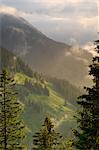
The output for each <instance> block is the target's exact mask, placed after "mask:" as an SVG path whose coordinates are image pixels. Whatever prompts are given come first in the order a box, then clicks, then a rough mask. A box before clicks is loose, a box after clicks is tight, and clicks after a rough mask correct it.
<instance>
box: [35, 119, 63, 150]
mask: <svg viewBox="0 0 99 150" xmlns="http://www.w3.org/2000/svg"><path fill="white" fill-rule="evenodd" d="M61 139H62V136H61V135H60V134H59V133H56V132H55V130H54V126H53V124H52V122H51V120H50V118H49V117H46V118H45V121H44V125H43V126H42V128H41V130H40V131H39V132H37V133H36V134H35V135H34V136H33V150H56V149H57V148H58V145H59V144H60V142H61Z"/></svg>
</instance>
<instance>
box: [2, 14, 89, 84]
mask: <svg viewBox="0 0 99 150" xmlns="http://www.w3.org/2000/svg"><path fill="white" fill-rule="evenodd" d="M0 33H1V40H0V46H1V47H3V48H6V49H8V50H10V51H13V52H14V53H15V54H16V55H18V56H20V58H21V59H23V60H24V61H25V63H27V64H29V66H31V67H32V68H33V70H36V71H38V72H43V73H45V74H48V75H50V76H53V77H57V78H61V79H66V80H69V81H70V82H71V83H73V84H75V85H81V84H83V83H86V81H87V80H88V79H86V76H87V74H88V73H87V71H88V69H87V66H88V63H86V62H88V61H90V58H91V57H92V55H91V54H90V53H89V52H87V51H83V50H82V49H79V52H80V53H78V52H76V48H75V49H74V48H72V47H71V46H69V45H67V44H64V43H61V42H56V41H54V40H52V39H50V38H48V37H47V36H45V35H44V34H43V33H41V32H40V31H38V30H37V29H36V28H34V27H33V26H32V25H31V24H29V23H28V22H27V21H26V20H24V19H23V18H21V17H16V16H13V15H8V14H0Z"/></svg>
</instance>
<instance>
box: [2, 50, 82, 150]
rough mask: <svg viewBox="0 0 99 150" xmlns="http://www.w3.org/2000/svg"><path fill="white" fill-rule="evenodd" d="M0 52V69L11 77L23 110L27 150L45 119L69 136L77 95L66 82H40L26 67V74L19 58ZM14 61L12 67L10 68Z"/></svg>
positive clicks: (5, 51) (43, 80)
mask: <svg viewBox="0 0 99 150" xmlns="http://www.w3.org/2000/svg"><path fill="white" fill-rule="evenodd" d="M0 50H1V58H2V59H1V64H2V68H3V67H5V68H6V67H7V68H9V69H10V71H11V72H12V74H13V75H14V78H15V81H16V83H17V85H16V89H17V91H18V93H19V94H18V98H19V100H20V101H21V102H22V103H23V106H24V113H23V117H24V121H25V123H26V124H27V126H28V128H29V133H28V134H29V136H30V137H29V136H28V137H27V139H26V143H27V145H28V146H30V147H28V149H30V148H31V143H32V141H31V139H32V135H33V134H34V133H35V132H36V131H37V130H38V129H39V128H40V127H41V124H42V122H43V120H44V118H45V117H46V115H50V116H51V118H52V120H53V122H54V124H55V128H56V129H57V130H59V131H61V132H62V134H63V135H64V136H69V135H71V133H70V129H71V128H72V127H74V126H75V121H74V119H73V115H74V113H75V110H76V107H77V106H76V105H75V101H76V97H77V96H78V95H79V94H80V91H79V90H78V89H77V88H76V87H75V86H73V85H71V84H70V83H69V82H68V81H64V82H63V80H59V79H54V78H50V77H46V78H44V76H43V75H41V74H38V73H37V72H33V71H32V70H31V69H30V68H29V66H28V70H29V71H28V72H27V71H26V70H27V65H26V64H24V62H23V61H21V59H20V58H17V57H16V56H15V55H14V54H13V53H11V52H9V51H7V50H5V49H3V48H1V49H0ZM15 57H16V59H15V60H16V63H15V64H14V66H13V67H12V65H11V64H13V63H12V62H13V61H15V60H13V58H15ZM63 83H64V84H63ZM30 138H31V139H30Z"/></svg>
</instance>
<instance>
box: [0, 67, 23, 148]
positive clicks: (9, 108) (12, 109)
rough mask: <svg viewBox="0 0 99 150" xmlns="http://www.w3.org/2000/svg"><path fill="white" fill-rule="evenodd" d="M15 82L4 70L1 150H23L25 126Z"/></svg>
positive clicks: (0, 77)
mask: <svg viewBox="0 0 99 150" xmlns="http://www.w3.org/2000/svg"><path fill="white" fill-rule="evenodd" d="M16 94H17V93H16V92H15V82H14V80H13V78H12V77H10V75H9V74H8V73H7V71H6V70H3V71H2V73H1V74H0V150H22V149H24V146H23V144H22V143H23V139H24V137H25V126H24V123H23V121H22V120H21V117H20V115H21V111H22V105H21V103H20V102H19V101H18V100H17V99H16Z"/></svg>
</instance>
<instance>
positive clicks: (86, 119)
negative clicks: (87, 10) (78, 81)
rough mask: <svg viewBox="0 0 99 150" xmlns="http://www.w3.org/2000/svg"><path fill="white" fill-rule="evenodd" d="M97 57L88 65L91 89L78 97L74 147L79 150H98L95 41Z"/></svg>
mask: <svg viewBox="0 0 99 150" xmlns="http://www.w3.org/2000/svg"><path fill="white" fill-rule="evenodd" d="M95 47H96V48H95V49H96V51H97V56H96V57H94V58H93V63H92V65H90V72H89V75H92V76H93V83H94V85H93V87H91V88H85V89H86V93H87V94H84V95H82V96H80V97H79V101H78V104H79V105H80V106H81V111H80V112H79V114H78V117H77V122H78V128H79V129H78V130H75V131H74V134H75V137H76V139H75V147H76V149H79V150H98V149H99V40H97V41H95Z"/></svg>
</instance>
